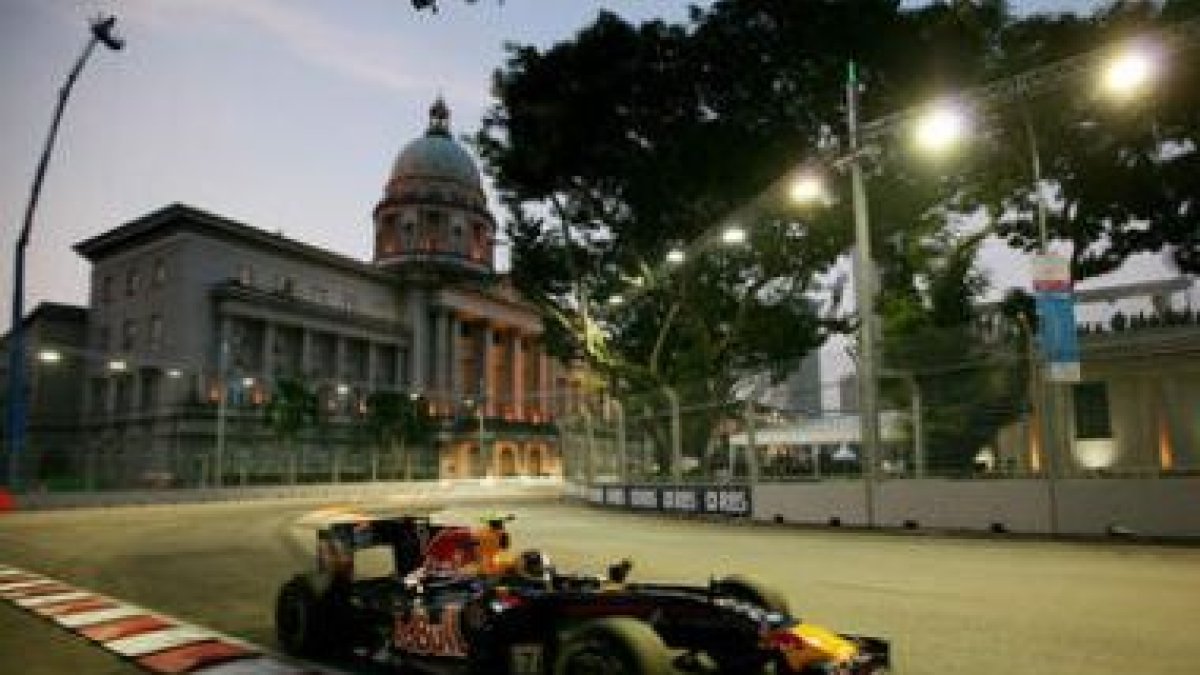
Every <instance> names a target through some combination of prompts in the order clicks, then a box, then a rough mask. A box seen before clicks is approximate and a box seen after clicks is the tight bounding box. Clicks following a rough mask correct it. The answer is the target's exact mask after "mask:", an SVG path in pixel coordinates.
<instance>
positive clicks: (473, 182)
mask: <svg viewBox="0 0 1200 675" xmlns="http://www.w3.org/2000/svg"><path fill="white" fill-rule="evenodd" d="M373 220H374V255H373V258H372V260H371V261H369V262H367V261H360V260H356V259H352V258H349V257H346V256H343V255H339V254H336V253H333V252H330V251H327V250H323V249H320V248H317V247H314V246H311V245H308V244H305V243H302V242H298V241H295V240H292V239H289V238H286V237H284V236H282V235H281V234H276V233H271V232H267V231H263V230H260V229H257V228H254V227H251V226H249V225H245V224H242V223H238V222H234V221H232V220H230V219H227V218H224V217H221V216H219V215H215V214H211V213H207V212H204V211H201V210H199V209H195V208H192V207H189V206H184V205H178V204H176V205H172V206H167V207H165V208H163V209H160V210H158V211H156V212H154V213H151V214H149V215H146V216H144V217H142V218H139V219H137V220H135V221H133V222H130V223H127V224H125V225H122V226H120V227H117V228H116V229H113V230H110V231H108V232H105V233H103V234H101V235H99V236H96V237H94V238H92V239H89V240H87V241H84V242H81V243H79V244H78V245H76V247H75V249H76V251H77V252H78V253H79V254H80V255H82V256H84V257H85V258H86V259H87V260H88V261H89V262H90V263H91V264H92V271H91V296H90V299H89V311H88V319H87V331H88V333H87V335H88V337H87V344H88V346H87V349H86V352H87V354H88V355H89V358H87V359H86V360H85V361H86V363H87V366H86V371H87V372H86V383H85V391H84V395H83V398H84V408H85V412H84V415H83V417H84V420H85V428H86V429H87V430H88V433H87V440H86V441H85V446H86V447H85V451H86V452H88V453H89V456H90V458H91V459H89V461H91V462H93V463H94V464H95V466H96V467H97V469H96V470H95V471H94V472H93V473H96V474H97V475H98V477H99V479H101V480H105V479H107V480H109V481H110V482H128V481H129V480H131V479H134V480H137V479H139V478H140V479H143V480H151V481H153V480H157V479H161V480H163V481H170V482H172V483H180V482H182V483H190V482H203V481H206V480H220V481H221V482H222V483H225V484H229V483H231V482H233V483H236V482H238V481H243V482H256V481H261V480H272V479H273V477H274V478H278V476H279V473H280V471H281V468H280V467H282V466H283V464H281V462H280V455H281V454H282V453H281V452H280V451H278V450H277V449H276V446H277V445H280V444H279V443H276V442H274V441H273V436H272V433H271V430H270V429H268V428H267V427H266V425H264V424H263V422H262V418H263V415H262V407H263V406H265V405H266V404H267V402H268V401H269V400H270V398H271V397H272V396H273V395H274V394H275V386H276V384H277V383H278V382H279V381H281V380H282V379H285V378H286V379H289V380H292V381H298V382H302V383H304V384H305V386H308V387H311V388H312V389H313V390H315V391H316V393H317V394H318V400H319V405H320V410H321V413H322V416H323V417H324V418H326V420H327V421H328V422H329V423H328V424H324V425H321V427H320V428H318V429H310V430H306V431H305V433H304V437H303V438H302V439H300V442H299V443H298V445H299V448H298V452H299V453H300V455H301V459H300V460H299V469H298V470H297V471H296V473H297V474H298V477H299V479H300V480H305V479H309V480H329V475H330V472H332V475H333V479H334V480H340V479H355V478H365V477H367V476H370V477H376V478H378V477H395V476H400V475H408V476H420V477H435V476H438V477H449V478H466V477H474V478H483V477H493V476H495V477H503V476H555V475H560V474H561V471H562V462H561V456H560V453H559V450H558V442H557V434H556V432H555V427H554V426H553V424H552V422H553V420H554V418H555V416H556V415H557V414H558V413H559V412H560V411H561V410H562V409H563V407H564V406H566V405H567V404H568V403H569V402H567V401H565V400H564V399H563V397H562V396H560V395H559V393H561V392H563V391H565V390H566V389H567V386H566V379H567V378H566V377H565V370H564V369H563V368H562V367H561V366H560V365H559V364H558V363H557V362H556V361H555V360H553V359H551V358H550V357H548V355H547V354H546V351H545V349H544V347H543V345H542V341H541V332H542V331H541V320H540V317H539V316H538V314H537V313H536V312H535V311H534V309H533V308H532V307H531V306H530V305H529V304H528V303H526V302H524V301H522V299H521V298H520V297H519V295H518V294H517V293H516V292H515V291H514V290H513V288H512V287H511V285H510V284H509V283H508V281H507V279H506V278H505V277H504V276H503V275H498V274H497V273H496V269H495V262H494V242H495V238H496V222H495V220H494V218H493V217H492V215H491V213H490V212H489V210H488V208H487V203H486V199H485V196H484V193H483V189H482V183H481V180H480V175H479V171H478V169H477V167H476V165H475V162H474V160H473V159H472V158H471V156H470V155H469V154H468V153H467V152H466V151H465V150H464V149H463V148H462V147H461V146H460V145H459V144H458V143H456V142H455V141H454V140H453V138H452V137H451V135H450V126H449V112H448V111H447V109H446V107H445V105H444V104H443V103H442V102H441V101H438V102H437V103H436V104H435V105H434V106H433V108H432V109H431V111H430V124H429V129H428V131H427V132H426V134H425V135H424V136H423V137H421V138H418V139H416V140H414V141H413V142H411V143H409V144H408V145H407V146H406V147H405V148H404V149H403V150H402V151H401V152H400V154H399V156H398V157H397V159H396V161H395V164H394V166H393V168H392V171H391V174H390V175H389V176H388V177H387V180H386V182H385V186H384V191H383V198H382V199H381V201H380V202H379V204H378V205H377V206H376V207H375V209H374V218H373ZM377 391H392V392H398V393H402V394H404V395H405V396H406V397H411V398H412V399H413V400H419V401H421V402H422V403H421V404H422V405H424V406H427V408H428V411H429V412H430V413H431V414H432V415H433V417H434V420H435V425H434V426H435V429H436V432H435V434H434V437H433V439H432V440H431V441H430V442H427V443H424V444H422V447H420V448H409V449H408V450H406V451H405V452H406V454H405V456H404V457H402V458H401V457H400V456H399V455H395V456H393V455H392V454H389V453H386V452H385V453H383V454H380V453H379V451H378V448H376V447H373V446H372V444H371V443H370V442H369V441H368V440H367V439H366V438H365V433H364V431H363V428H364V426H365V425H366V419H367V417H368V416H369V410H367V403H366V402H367V399H368V397H369V396H370V394H371V393H372V392H377ZM276 440H277V439H276ZM106 453H107V454H106ZM400 463H403V465H404V466H403V468H401V466H400ZM114 467H115V468H114ZM105 471H109V472H113V471H116V472H119V473H121V474H122V475H119V476H107V477H106V476H105V475H104V472H105ZM131 474H132V475H131Z"/></svg>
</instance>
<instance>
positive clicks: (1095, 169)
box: [959, 0, 1200, 279]
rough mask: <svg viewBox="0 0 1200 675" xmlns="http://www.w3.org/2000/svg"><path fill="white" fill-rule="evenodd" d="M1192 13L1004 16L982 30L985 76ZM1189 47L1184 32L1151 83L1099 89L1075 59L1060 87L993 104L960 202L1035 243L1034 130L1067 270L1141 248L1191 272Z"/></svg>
mask: <svg viewBox="0 0 1200 675" xmlns="http://www.w3.org/2000/svg"><path fill="white" fill-rule="evenodd" d="M1198 18H1200V2H1197V1H1196V0H1175V1H1171V2H1167V3H1165V4H1164V5H1163V6H1162V8H1161V9H1159V8H1157V6H1156V3H1113V4H1112V6H1111V7H1110V8H1109V9H1107V10H1105V11H1103V12H1101V13H1099V14H1097V15H1096V16H1094V17H1091V18H1081V17H1074V16H1069V15H1066V16H1063V15H1060V16H1054V17H1037V16H1035V17H1031V18H1028V19H1025V20H1022V21H1015V22H1009V23H1005V24H1003V25H1001V26H999V27H998V29H997V30H995V31H994V35H993V37H992V38H991V40H992V42H993V43H994V44H995V45H996V47H997V49H996V50H995V54H996V56H995V57H994V58H993V59H992V61H991V63H989V64H988V65H987V67H986V69H985V70H984V76H985V78H987V79H998V78H1002V77H1007V76H1011V75H1013V74H1015V73H1018V72H1022V71H1025V70H1027V69H1029V68H1031V67H1035V66H1038V65H1042V64H1045V63H1049V62H1053V61H1056V60H1060V59H1064V58H1067V57H1072V56H1075V55H1078V54H1082V53H1086V52H1088V51H1090V50H1098V49H1099V48H1101V47H1103V46H1105V45H1116V44H1120V43H1121V42H1122V41H1123V40H1124V39H1125V38H1127V37H1128V36H1130V35H1135V34H1141V33H1146V32H1151V31H1154V30H1160V29H1164V28H1167V27H1169V26H1170V25H1172V24H1173V23H1176V22H1180V21H1182V20H1185V19H1188V20H1191V21H1192V22H1193V23H1194V22H1196V21H1197V20H1198ZM1194 33H1195V29H1194V28H1193V29H1192V34H1193V35H1194ZM1187 40H1191V41H1193V42H1194V40H1195V37H1189V38H1187ZM1192 48H1193V47H1192V45H1190V44H1187V43H1186V41H1185V44H1184V45H1183V46H1182V47H1180V48H1179V49H1178V51H1177V52H1176V53H1174V54H1173V55H1170V58H1169V63H1164V64H1163V66H1164V68H1163V71H1162V75H1161V77H1160V78H1159V79H1158V80H1157V81H1156V82H1155V83H1154V84H1153V86H1151V87H1150V88H1149V89H1147V90H1146V91H1144V92H1142V93H1140V94H1138V95H1137V96H1135V97H1132V98H1130V99H1129V100H1124V101H1121V100H1112V99H1111V98H1105V96H1104V95H1103V94H1102V93H1100V91H1099V85H1098V82H1099V77H1098V75H1099V73H1098V72H1096V69H1083V70H1082V71H1081V73H1080V77H1078V78H1074V79H1071V80H1070V81H1068V82H1066V83H1065V84H1064V85H1063V86H1062V87H1059V88H1056V89H1053V90H1051V91H1049V92H1046V93H1044V94H1040V95H1037V96H1034V97H1030V98H1028V99H1027V100H1024V101H1017V102H1014V104H1012V105H1009V106H1006V107H1004V108H1003V109H997V110H994V111H990V112H991V113H992V121H993V123H994V127H993V129H992V132H993V133H990V134H988V135H987V136H986V137H985V138H983V139H982V141H981V142H980V143H979V144H978V145H977V146H976V147H973V148H971V150H970V151H969V152H970V153H971V154H972V155H973V156H974V157H975V158H976V159H975V160H974V161H972V162H971V163H970V165H969V166H966V167H964V168H966V169H967V171H966V172H965V175H964V177H963V188H964V189H963V192H962V194H960V195H959V198H960V200H961V203H962V205H963V206H964V207H966V208H975V207H984V208H986V210H987V211H988V213H989V215H990V216H991V218H992V219H993V221H994V222H995V224H996V228H997V233H998V234H999V235H1000V236H1002V237H1003V238H1004V239H1006V240H1007V241H1008V243H1009V244H1010V245H1012V246H1014V247H1016V248H1019V249H1022V250H1026V251H1036V250H1038V249H1039V248H1040V246H1041V242H1040V236H1039V232H1038V224H1037V219H1036V207H1035V199H1036V197H1035V193H1034V190H1033V187H1032V179H1031V168H1030V167H1031V157H1030V152H1031V149H1030V141H1031V140H1032V141H1033V142H1034V143H1036V146H1037V150H1038V154H1039V155H1040V159H1041V164H1042V167H1043V168H1042V173H1043V176H1044V179H1045V184H1044V185H1043V188H1042V191H1043V194H1047V195H1050V196H1049V198H1048V199H1047V202H1048V206H1049V208H1048V213H1047V216H1048V217H1047V223H1046V225H1047V230H1048V235H1049V240H1050V241H1051V242H1056V241H1057V242H1064V243H1067V244H1069V245H1070V255H1071V267H1072V274H1073V276H1074V278H1076V279H1083V278H1087V277H1090V276H1095V275H1098V274H1103V273H1106V272H1110V271H1112V270H1114V269H1116V268H1117V267H1119V266H1120V265H1121V264H1122V263H1124V261H1125V260H1127V259H1128V258H1129V257H1130V256H1132V255H1136V254H1140V253H1160V254H1162V255H1163V258H1164V260H1166V261H1168V262H1170V263H1173V264H1174V266H1175V267H1176V268H1177V269H1179V270H1180V271H1184V272H1192V273H1195V272H1198V271H1200V227H1197V215H1196V213H1197V203H1198V202H1200V182H1198V181H1196V180H1195V177H1196V175H1197V174H1198V172H1200V66H1198V64H1197V60H1196V59H1195V58H1194V53H1193V52H1192ZM1093 65H1095V66H1097V67H1098V66H1099V65H1101V64H1099V63H1096V64H1093ZM1031 134H1032V139H1031V138H1030V135H1031Z"/></svg>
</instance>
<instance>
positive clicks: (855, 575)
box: [0, 502, 1200, 675]
mask: <svg viewBox="0 0 1200 675" xmlns="http://www.w3.org/2000/svg"><path fill="white" fill-rule="evenodd" d="M320 506H324V505H323V504H318V503H309V504H299V503H295V502H291V503H272V504H261V503H260V504H241V505H232V504H229V505H200V506H184V507H181V506H173V507H134V508H119V509H116V508H115V509H97V510H76V511H59V512H43V513H16V514H8V515H4V516H2V517H0V563H5V564H10V565H14V566H17V567H23V568H27V569H31V570H36V571H39V572H43V573H46V574H49V575H52V576H55V577H59V578H63V579H65V580H68V581H71V582H74V583H77V584H79V585H82V586H86V587H89V588H92V589H94V590H97V591H100V592H103V593H108V594H111V595H115V596H118V597H121V598H123V599H126V600H129V601H131V602H135V603H138V604H141V605H145V606H147V607H151V608H154V609H156V610H160V611H163V612H166V613H168V614H173V615H175V616H178V617H181V618H183V619H186V620H189V621H192V622H195V623H199V624H202V625H205V626H209V627H211V628H213V629H216V630H219V631H222V632H225V633H229V634H232V635H236V636H238V637H241V638H244V639H247V640H250V641H253V642H257V643H261V644H265V645H268V646H271V645H273V640H274V638H273V634H272V626H271V607H272V603H273V597H274V593H275V590H276V587H277V586H278V584H279V583H280V582H281V581H282V580H283V579H285V578H286V576H287V575H288V574H290V573H291V572H292V571H293V570H294V569H296V568H299V567H303V566H305V565H307V564H309V560H310V554H309V551H308V550H307V547H308V546H309V545H310V542H309V540H310V539H311V534H310V531H309V529H308V528H306V527H305V526H303V525H300V524H298V523H300V521H301V520H302V519H303V518H304V517H305V516H306V514H309V513H311V512H312V511H313V510H315V509H317V508H319V507H320ZM377 506H380V505H377ZM381 506H383V507H385V508H387V509H389V510H396V509H397V508H399V505H397V504H395V503H391V504H387V503H385V504H383V505H381ZM367 508H370V507H367ZM509 510H511V511H512V512H513V513H515V514H517V516H518V520H517V521H516V522H515V523H514V524H513V526H512V530H513V532H514V536H515V538H516V545H517V547H518V548H526V547H533V546H536V547H539V548H543V549H545V550H546V551H547V552H549V553H550V554H551V556H552V557H553V558H554V559H555V560H556V562H558V563H559V565H560V566H561V567H564V568H578V567H585V568H591V569H593V570H595V571H600V570H601V569H602V568H603V566H604V564H605V563H606V562H608V561H609V560H612V559H615V558H617V557H621V556H631V557H633V558H634V560H635V561H636V567H635V571H634V576H635V577H637V578H643V579H678V580H685V581H693V582H697V583H703V582H704V580H706V579H707V578H708V576H709V575H710V574H721V573H727V572H733V571H740V572H750V573H753V574H754V575H756V576H758V577H760V578H761V579H763V580H765V581H768V582H770V583H772V584H774V585H776V586H778V587H779V588H780V589H781V590H783V591H784V592H785V593H786V594H787V595H788V596H789V598H790V599H791V601H792V604H793V607H794V608H795V609H797V610H798V611H799V612H800V613H801V614H802V615H804V616H806V617H807V618H809V619H811V620H816V621H819V622H821V623H825V624H828V625H830V626H833V627H836V628H838V629H842V630H847V631H855V632H862V633H867V634H878V635H882V636H886V637H888V638H890V639H891V640H892V641H893V645H894V649H895V650H896V654H897V667H896V671H897V672H901V673H937V674H942V673H972V674H979V675H987V674H991V673H996V674H999V673H1006V674H1007V673H1012V672H1023V673H1047V674H1054V675H1071V674H1075V673H1078V674H1080V675H1083V674H1087V675H1094V674H1095V673H1125V672H1147V673H1150V672H1152V673H1181V674H1182V673H1193V672H1196V670H1197V666H1196V664H1197V663H1200V641H1198V640H1196V639H1195V634H1196V632H1197V630H1200V602H1197V599H1198V598H1200V549H1197V548H1172V547H1156V546H1137V545H1123V544H1072V543H1054V542H1031V541H1006V540H989V539H944V538H938V537H930V536H920V535H888V534H863V533H853V532H827V531H817V530H798V529H790V528H782V529H776V528H772V527H765V526H725V525H715V524H706V523H698V522H693V521H683V520H673V519H672V520H663V519H658V518H654V517H650V516H641V515H632V514H623V513H613V512H607V511H599V510H592V509H588V508H579V507H572V506H563V505H558V504H549V503H517V504H513V505H511V506H510V508H509ZM479 511H480V508H479V507H478V506H475V505H472V506H463V507H459V508H457V509H450V510H448V511H446V512H444V513H442V514H441V515H439V516H438V517H439V518H445V519H448V520H449V519H454V518H457V517H463V518H468V517H469V518H474V517H475V516H477V515H478V513H479ZM14 665H19V668H15V669H14V668H13V667H12V666H14ZM0 672H4V673H8V672H18V673H26V674H29V675H42V674H43V673H46V674H49V673H64V672H89V673H100V674H102V675H107V674H109V673H113V674H117V673H125V672H134V671H132V670H130V669H128V668H127V667H126V666H124V665H123V664H122V663H120V662H118V661H115V660H114V659H112V658H111V657H108V656H106V655H104V654H101V653H99V652H98V651H92V650H91V648H89V647H87V646H86V645H82V644H80V643H79V642H77V641H76V640H75V639H74V638H70V637H69V636H67V635H65V634H62V633H58V632H57V631H56V630H54V629H52V628H50V627H49V626H47V625H45V624H42V623H40V622H39V621H37V620H36V619H34V618H32V617H29V616H27V615H23V614H21V613H19V612H17V611H16V610H13V609H12V608H8V607H0Z"/></svg>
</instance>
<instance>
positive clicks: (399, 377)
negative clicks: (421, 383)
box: [392, 343, 424, 394]
mask: <svg viewBox="0 0 1200 675" xmlns="http://www.w3.org/2000/svg"><path fill="white" fill-rule="evenodd" d="M392 348H393V349H395V350H396V360H395V361H394V362H393V363H392V368H394V369H395V372H393V373H392V382H395V383H396V386H397V387H399V388H401V389H403V388H405V387H406V386H407V387H408V388H409V389H410V391H409V392H408V393H410V394H412V393H416V390H415V388H413V385H412V383H411V382H408V381H407V380H405V379H404V370H405V365H404V364H405V362H406V361H408V359H409V350H407V349H405V348H404V346H403V345H401V344H399V343H396V344H393V345H392ZM409 370H410V371H411V366H410V367H409ZM422 393H424V392H422Z"/></svg>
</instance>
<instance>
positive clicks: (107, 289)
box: [100, 274, 113, 305]
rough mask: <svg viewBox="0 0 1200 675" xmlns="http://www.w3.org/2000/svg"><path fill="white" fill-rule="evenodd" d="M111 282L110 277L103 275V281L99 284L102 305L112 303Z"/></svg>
mask: <svg viewBox="0 0 1200 675" xmlns="http://www.w3.org/2000/svg"><path fill="white" fill-rule="evenodd" d="M112 290H113V280H112V276H111V275H108V274H106V275H104V280H103V281H101V282H100V301H101V302H103V303H104V304H106V305H107V304H108V303H110V302H112V299H113V294H112Z"/></svg>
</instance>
